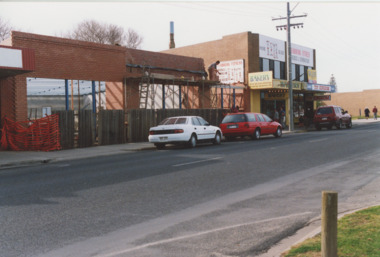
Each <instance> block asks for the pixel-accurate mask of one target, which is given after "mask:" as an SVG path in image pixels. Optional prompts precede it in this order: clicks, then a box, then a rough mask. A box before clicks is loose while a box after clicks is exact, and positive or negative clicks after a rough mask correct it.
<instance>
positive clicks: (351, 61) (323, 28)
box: [0, 0, 380, 92]
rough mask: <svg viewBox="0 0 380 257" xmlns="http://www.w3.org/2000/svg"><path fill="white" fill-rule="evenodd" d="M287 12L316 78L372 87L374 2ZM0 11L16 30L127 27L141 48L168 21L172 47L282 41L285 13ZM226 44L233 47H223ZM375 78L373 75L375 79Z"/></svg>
mask: <svg viewBox="0 0 380 257" xmlns="http://www.w3.org/2000/svg"><path fill="white" fill-rule="evenodd" d="M290 6H291V9H293V12H292V14H293V15H303V14H305V13H306V14H307V17H306V18H297V19H292V20H291V22H292V23H300V22H303V23H304V26H303V28H299V29H292V43H295V44H298V45H302V46H305V47H309V48H313V49H316V51H317V57H316V61H317V78H318V83H321V84H328V82H329V80H330V77H331V74H334V76H335V79H336V82H337V86H338V91H339V92H352V91H362V90H365V89H379V88H380V82H379V81H378V80H377V74H378V73H379V72H380V51H379V46H380V29H379V27H380V15H379V13H380V2H377V1H366V2H359V1H349V2H347V1H335V2H333V3H331V2H313V1H301V2H290ZM0 16H1V17H2V18H3V19H5V20H7V21H8V22H9V24H10V25H12V26H13V27H15V28H17V30H21V31H25V32H30V33H36V34H42V35H50V36H59V35H61V34H62V33H66V32H68V31H71V30H73V28H74V27H75V25H76V24H78V23H79V22H81V21H83V20H85V19H94V20H97V21H100V22H105V23H110V24H115V25H119V26H122V27H124V28H125V29H128V28H132V29H134V30H135V31H137V32H138V33H139V34H140V35H141V36H142V37H143V38H144V42H143V45H142V49H143V50H149V51H161V50H165V49H168V46H169V33H170V30H169V29H170V26H169V24H170V21H174V32H175V36H174V39H175V43H176V47H181V46H187V45H192V44H197V43H202V42H207V41H213V40H218V39H221V38H222V37H223V36H225V35H230V34H235V33H240V32H246V31H251V32H252V33H259V34H263V35H266V36H269V37H273V38H276V39H280V40H283V41H286V32H285V31H277V30H276V25H282V24H285V21H280V22H278V21H277V22H275V21H272V18H277V17H280V16H282V17H285V16H286V2H285V1H282V2H279V1H277V2H268V1H248V0H246V1H240V2H235V1H208V2H203V1H180V2H179V1H165V2H164V1H139V2H136V1H114V2H112V3H109V2H105V1H96V2H80V3H77V2H4V1H2V0H0ZM231 47H233V46H231ZM375 75H376V76H375Z"/></svg>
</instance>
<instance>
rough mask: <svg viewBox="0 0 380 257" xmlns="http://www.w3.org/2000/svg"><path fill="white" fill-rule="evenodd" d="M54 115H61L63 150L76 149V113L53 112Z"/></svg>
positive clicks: (60, 126)
mask: <svg viewBox="0 0 380 257" xmlns="http://www.w3.org/2000/svg"><path fill="white" fill-rule="evenodd" d="M52 113H53V114H58V115H59V132H60V135H61V147H62V149H71V148H74V134H75V122H74V111H53V112H52Z"/></svg>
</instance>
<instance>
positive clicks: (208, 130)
mask: <svg viewBox="0 0 380 257" xmlns="http://www.w3.org/2000/svg"><path fill="white" fill-rule="evenodd" d="M197 119H198V120H199V123H200V124H201V131H202V139H211V138H214V136H215V131H214V127H213V126H210V124H209V123H208V122H207V121H206V120H205V119H203V118H202V117H197Z"/></svg>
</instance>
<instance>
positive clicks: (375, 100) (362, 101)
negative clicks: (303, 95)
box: [323, 89, 380, 117]
mask: <svg viewBox="0 0 380 257" xmlns="http://www.w3.org/2000/svg"><path fill="white" fill-rule="evenodd" d="M323 103H324V104H326V105H338V106H341V107H342V108H343V109H344V110H347V111H348V112H349V113H350V114H351V115H353V116H362V117H363V116H364V108H365V107H368V108H369V110H370V111H371V115H372V108H373V107H374V106H375V105H376V106H377V108H379V107H380V89H371V90H363V91H361V92H346V93H333V94H331V101H324V102H323Z"/></svg>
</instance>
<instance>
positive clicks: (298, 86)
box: [273, 79, 304, 90]
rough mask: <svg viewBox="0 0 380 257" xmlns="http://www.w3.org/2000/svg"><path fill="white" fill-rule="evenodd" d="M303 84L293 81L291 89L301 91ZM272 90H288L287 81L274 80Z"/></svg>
mask: <svg viewBox="0 0 380 257" xmlns="http://www.w3.org/2000/svg"><path fill="white" fill-rule="evenodd" d="M303 84H304V83H303V82H299V81H293V82H292V89H293V90H301V89H303ZM273 88H282V89H289V85H288V81H286V80H278V79H275V80H273Z"/></svg>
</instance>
